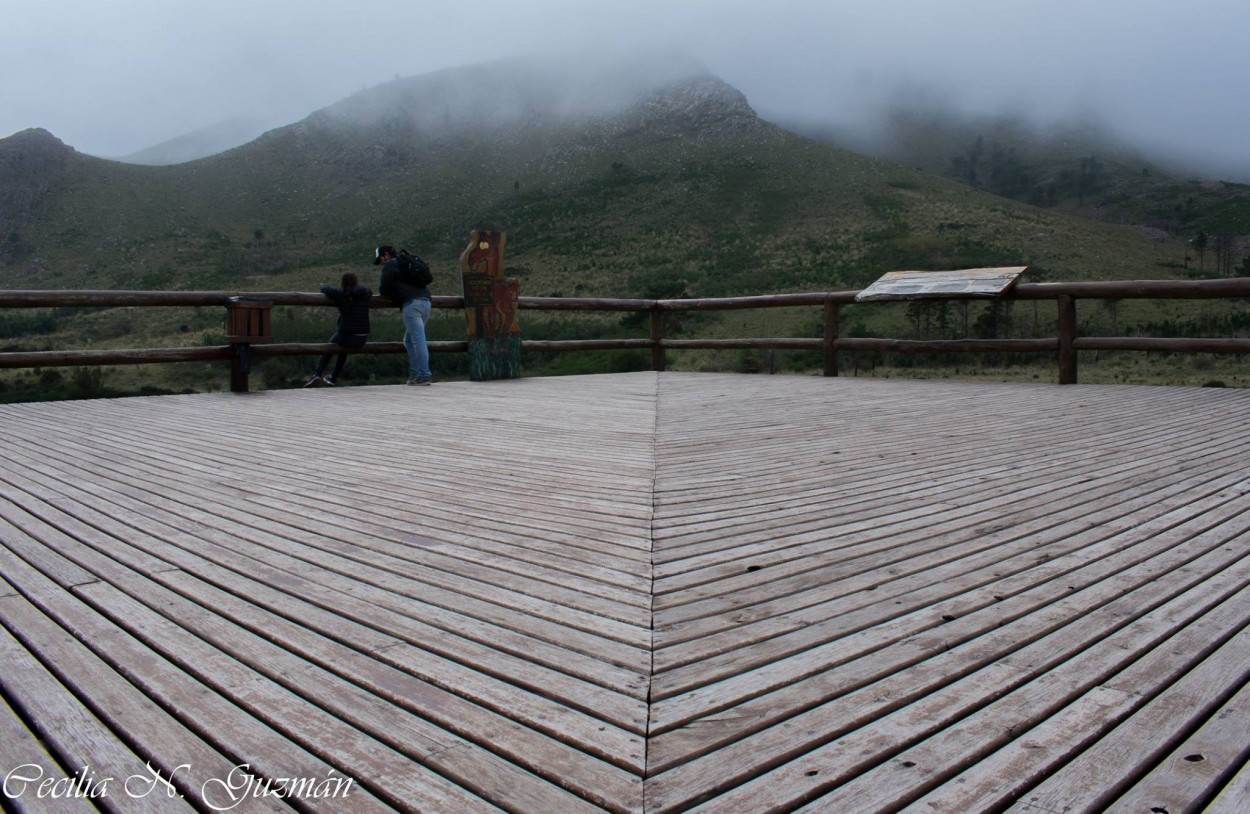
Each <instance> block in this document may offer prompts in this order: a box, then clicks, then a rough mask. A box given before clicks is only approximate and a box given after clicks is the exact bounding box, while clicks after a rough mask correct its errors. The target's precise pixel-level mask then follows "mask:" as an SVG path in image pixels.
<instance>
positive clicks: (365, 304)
mask: <svg viewBox="0 0 1250 814" xmlns="http://www.w3.org/2000/svg"><path fill="white" fill-rule="evenodd" d="M321 293H322V294H325V295H326V296H327V297H329V298H330V299H332V300H334V304H335V305H337V306H338V307H339V333H344V334H367V333H369V301H370V300H372V299H373V292H372V291H370V290H369V289H367V288H365V287H364V286H363V285H358V286H356V287H355V288H353V289H352V290H351V291H344V290H343V289H342V288H335V287H334V286H329V285H323V286H322V287H321Z"/></svg>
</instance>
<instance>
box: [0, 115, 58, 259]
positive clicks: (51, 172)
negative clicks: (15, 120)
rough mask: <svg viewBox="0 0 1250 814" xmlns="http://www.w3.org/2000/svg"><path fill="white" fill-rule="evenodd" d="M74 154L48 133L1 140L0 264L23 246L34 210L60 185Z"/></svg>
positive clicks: (34, 132) (23, 133) (36, 131)
mask: <svg viewBox="0 0 1250 814" xmlns="http://www.w3.org/2000/svg"><path fill="white" fill-rule="evenodd" d="M73 154H74V151H73V149H72V148H70V147H67V146H66V145H65V144H64V143H63V142H62V141H61V140H60V139H58V138H57V137H56V136H54V135H52V134H51V133H49V132H48V131H47V130H39V129H34V130H23V131H21V132H20V133H16V134H14V135H12V136H9V137H8V138H6V139H0V261H2V260H5V259H7V258H9V257H10V256H11V255H12V253H13V252H14V251H15V250H16V248H17V247H18V245H19V244H20V243H21V240H22V229H23V228H25V226H26V224H27V222H29V220H30V215H31V211H32V210H33V209H34V208H35V206H36V205H38V203H39V201H40V199H41V198H43V196H45V195H46V194H48V193H49V192H50V191H51V190H53V189H55V188H56V186H57V185H58V184H59V183H60V180H61V177H62V176H63V175H64V173H65V168H66V166H68V164H69V160H70V156H72V155H73Z"/></svg>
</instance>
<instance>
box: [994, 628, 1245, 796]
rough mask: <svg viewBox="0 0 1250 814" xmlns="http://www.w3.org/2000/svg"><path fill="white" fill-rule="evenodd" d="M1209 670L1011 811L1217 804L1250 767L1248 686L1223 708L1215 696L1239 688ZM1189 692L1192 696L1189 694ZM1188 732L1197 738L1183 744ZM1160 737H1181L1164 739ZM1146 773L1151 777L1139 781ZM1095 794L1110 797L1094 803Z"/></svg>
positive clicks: (1242, 666) (1206, 667)
mask: <svg viewBox="0 0 1250 814" xmlns="http://www.w3.org/2000/svg"><path fill="white" fill-rule="evenodd" d="M1247 664H1250V652H1242V653H1241V654H1240V664H1239V665H1237V664H1234V665H1233V668H1234V669H1235V670H1236V669H1237V668H1238V667H1240V669H1241V670H1243V671H1244V669H1245V666H1246V665H1247ZM1211 669H1212V668H1211V666H1209V665H1204V666H1203V667H1202V668H1200V671H1196V672H1195V674H1192V675H1190V676H1186V677H1185V679H1184V680H1183V681H1182V682H1178V684H1177V685H1175V686H1173V687H1170V688H1168V689H1167V691H1165V692H1164V693H1163V694H1162V695H1161V696H1160V697H1157V698H1155V699H1153V700H1152V701H1151V702H1150V704H1148V705H1147V706H1146V707H1145V708H1143V709H1142V710H1140V711H1139V712H1138V713H1136V714H1135V715H1134V716H1133V717H1132V718H1131V719H1130V720H1129V721H1127V722H1125V723H1124V724H1123V725H1122V726H1119V727H1117V728H1116V729H1115V730H1114V731H1113V732H1111V733H1110V734H1109V735H1107V736H1106V737H1104V738H1102V739H1101V740H1099V741H1098V743H1096V744H1094V745H1093V746H1091V747H1089V748H1086V749H1084V750H1082V751H1081V752H1080V754H1079V755H1077V756H1076V757H1075V758H1074V759H1073V761H1072V762H1071V763H1069V764H1067V765H1065V766H1064V767H1063V768H1062V770H1061V771H1059V772H1057V773H1053V775H1054V776H1053V777H1050V778H1049V779H1047V780H1045V781H1044V782H1042V783H1041V784H1040V785H1038V786H1037V787H1035V788H1033V789H1031V790H1030V792H1029V794H1028V795H1027V796H1026V797H1025V798H1024V799H1022V800H1020V801H1019V802H1018V803H1017V804H1016V805H1015V806H1013V808H1012V810H1013V811H1019V812H1025V811H1034V812H1037V811H1044V810H1053V809H1048V808H1047V807H1048V806H1053V804H1054V802H1055V801H1057V800H1065V801H1067V802H1066V805H1068V806H1070V807H1072V808H1074V809H1075V808H1076V807H1079V805H1081V804H1082V803H1083V802H1084V804H1085V805H1092V804H1095V803H1096V804H1099V805H1102V806H1104V807H1105V809H1106V810H1108V811H1152V810H1154V809H1157V808H1163V809H1166V810H1168V811H1184V810H1186V809H1187V808H1188V807H1191V806H1192V805H1193V804H1194V801H1198V800H1209V799H1213V798H1215V797H1216V796H1217V795H1218V794H1219V793H1220V792H1221V791H1223V790H1224V786H1225V784H1226V783H1227V782H1228V781H1229V780H1230V779H1231V778H1232V777H1233V775H1235V774H1236V772H1237V770H1238V768H1239V767H1241V766H1244V765H1245V763H1246V761H1247V760H1250V735H1248V734H1247V733H1250V686H1248V685H1245V684H1243V685H1242V687H1241V688H1240V690H1237V691H1236V693H1235V694H1234V695H1233V696H1232V697H1231V698H1229V699H1228V700H1227V701H1226V702H1225V703H1224V704H1222V705H1218V706H1217V703H1216V701H1218V698H1216V699H1211V698H1210V696H1211V694H1212V693H1214V694H1216V695H1217V696H1220V695H1224V694H1227V692H1228V691H1229V689H1230V687H1231V688H1235V686H1236V685H1235V682H1233V683H1231V684H1228V683H1223V682H1213V681H1211V678H1213V677H1214V676H1211V675H1210V673H1209V671H1210V670H1211ZM1201 671H1208V672H1206V673H1203V672H1201ZM1242 678H1243V680H1244V679H1245V678H1247V676H1245V675H1244V674H1243V676H1242ZM1183 685H1189V686H1191V687H1192V690H1190V692H1188V693H1186V692H1184V691H1183ZM1185 689H1188V687H1185ZM1187 732H1189V733H1192V734H1189V735H1188V736H1187V737H1185V733H1187ZM1160 733H1177V734H1176V735H1175V736H1172V737H1167V736H1164V737H1160ZM1182 738H1183V740H1182ZM1178 741H1179V742H1178ZM1151 766H1153V768H1149V767H1151ZM1147 768H1149V772H1148V773H1147V774H1146V775H1145V776H1144V777H1141V778H1140V779H1136V778H1137V777H1138V775H1139V774H1141V772H1142V771H1144V770H1146V769H1147ZM1134 781H1135V782H1134ZM1130 783H1131V784H1132V785H1131V787H1129V788H1128V790H1127V791H1126V792H1125V793H1124V794H1123V795H1121V796H1119V797H1118V798H1117V797H1116V795H1115V793H1116V791H1117V790H1119V789H1122V788H1125V787H1126V786H1128V785H1129V784H1130ZM1090 789H1105V790H1106V791H1105V792H1104V793H1103V794H1101V795H1099V796H1098V798H1097V799H1094V798H1091V795H1090ZM1247 801H1248V802H1250V798H1247Z"/></svg>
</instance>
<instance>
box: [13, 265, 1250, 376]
mask: <svg viewBox="0 0 1250 814" xmlns="http://www.w3.org/2000/svg"><path fill="white" fill-rule="evenodd" d="M858 294H859V292H858V291H831V292H814V293H796V294H769V295H761V296H744V297H721V298H693V299H673V300H659V299H624V298H592V297H520V298H519V301H518V305H519V307H520V308H521V309H523V310H539V311H580V312H633V313H643V314H649V316H650V331H649V336H648V337H646V338H636V339H575V340H546V339H526V340H524V341H523V342H522V343H521V346H522V348H523V349H524V350H527V351H535V352H567V351H584V350H638V349H642V350H650V351H651V367H652V369H655V370H663V369H664V367H665V351H667V350H735V349H761V350H819V351H821V352H822V355H823V372H824V374H825V375H827V376H836V375H837V373H838V353H839V352H841V351H849V352H864V351H878V352H891V353H975V352H982V353H1054V354H1057V355H1058V364H1059V383H1060V384H1071V383H1075V382H1076V381H1077V352H1078V351H1082V350H1091V351H1145V352H1159V351H1169V352H1177V353H1232V354H1250V339H1244V338H1186V337H1141V336H1133V337H1129V336H1117V337H1106V336H1099V337H1082V336H1078V335H1077V319H1076V303H1077V301H1078V300H1133V299H1238V298H1250V278H1247V277H1237V278H1228V279H1219V280H1128V281H1105V282H1081V283H1025V284H1020V285H1017V286H1015V287H1013V288H1012V289H1010V290H1009V291H1008V292H1007V293H1005V294H1003V295H1002V296H1001V297H999V298H998V299H1000V300H1004V301H1038V300H1053V301H1055V302H1056V304H1057V307H1058V335H1057V336H1054V337H1049V338H1034V339H932V340H930V339H925V340H917V339H891V338H876V337H844V336H840V335H839V325H838V322H839V315H840V310H841V308H842V307H844V306H847V305H851V304H854V303H855V298H856V296H857V295H858ZM240 298H245V299H248V300H266V301H268V302H269V303H270V304H272V305H280V306H310V307H318V306H320V307H326V306H330V305H331V303H330V302H329V300H328V299H327V298H326V297H325V296H323V295H322V294H320V293H308V292H298V291H277V292H235V291H111V290H61V291H57V290H7V291H6V290H0V308H63V307H180V306H182V307H186V306H221V307H229V306H230V305H231V303H232V302H233V301H235V300H237V299H240ZM925 299H926V300H928V301H934V302H936V301H940V300H946V301H960V300H979V301H984V300H985V299H986V298H985V297H984V296H975V295H960V294H949V295H944V296H941V297H926V298H925ZM896 301H897V300H896ZM879 302H880V301H878V302H870V303H863V305H864V306H872V305H876V304H879ZM887 302H888V301H887ZM433 305H434V307H435V308H444V309H461V308H463V307H464V300H463V298H461V297H452V296H436V297H434V298H433ZM372 307H373V308H374V309H385V308H393V307H394V306H393V305H392V304H391V303H390V302H388V301H387V300H386V299H384V298H380V297H379V298H375V299H374V301H373V304H372ZM794 307H820V308H822V309H823V312H824V331H823V336H822V337H753V338H751V337H745V338H680V339H678V338H670V337H667V336H665V332H664V319H663V317H664V315H665V314H669V313H674V312H687V311H727V310H747V309H759V308H794ZM429 344H430V351H431V352H433V353H465V352H467V350H468V342H467V340H466V341H458V342H456V341H453V342H430V343H429ZM240 345H242V346H243V347H244V348H245V349H246V353H241V352H240ZM337 350H340V349H339V348H338V347H337V346H335V345H331V344H328V343H306V342H300V343H295V342H288V343H282V342H266V343H264V344H259V343H257V344H253V343H247V342H243V343H239V342H234V343H233V344H228V345H219V346H209V347H185V348H131V349H113V350H52V351H11V352H0V368H36V367H58V366H105V365H142V364H160V363H168V362H201V361H214V360H223V361H224V360H228V361H230V362H231V365H232V388H233V389H244V390H245V389H246V387H247V385H246V372H247V371H246V363H247V359H249V358H250V357H252V356H254V357H257V358H263V357H278V356H308V355H317V354H322V353H327V352H331V351H337ZM349 352H350V353H362V354H391V353H403V352H404V347H403V344H402V343H401V342H371V343H369V344H367V345H365V346H364V347H362V348H358V349H354V350H351V351H349ZM241 357H242V358H241ZM241 365H243V367H242V368H241ZM240 384H241V386H239V385H240Z"/></svg>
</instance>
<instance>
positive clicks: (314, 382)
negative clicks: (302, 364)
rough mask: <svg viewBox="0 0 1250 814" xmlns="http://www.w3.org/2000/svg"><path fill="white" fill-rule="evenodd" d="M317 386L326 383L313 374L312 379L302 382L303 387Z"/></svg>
mask: <svg viewBox="0 0 1250 814" xmlns="http://www.w3.org/2000/svg"><path fill="white" fill-rule="evenodd" d="M319 384H327V382H326V380H325V379H323V378H321V377H320V376H318V375H316V374H313V377H312V378H311V379H309V380H308V381H306V382H304V386H305V387H316V386H317V385H319Z"/></svg>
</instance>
